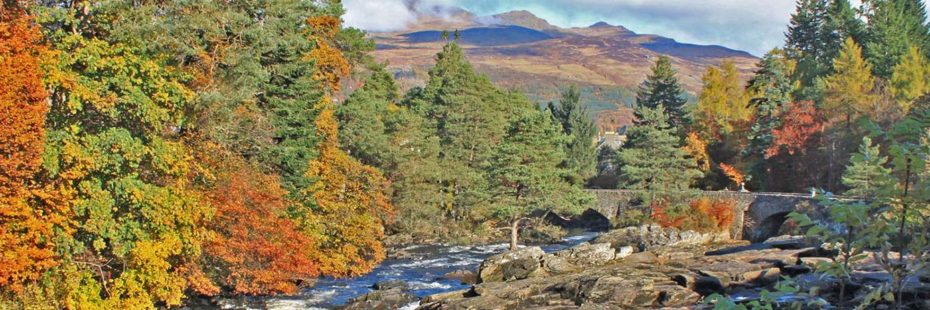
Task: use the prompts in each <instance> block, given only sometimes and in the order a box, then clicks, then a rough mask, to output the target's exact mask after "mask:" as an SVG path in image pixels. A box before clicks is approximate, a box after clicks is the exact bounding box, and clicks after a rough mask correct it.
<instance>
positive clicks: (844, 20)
mask: <svg viewBox="0 0 930 310" xmlns="http://www.w3.org/2000/svg"><path fill="white" fill-rule="evenodd" d="M825 28H826V30H825V32H826V36H827V37H828V46H827V52H826V57H825V58H826V61H827V63H828V64H829V65H830V66H831V67H832V63H830V61H831V60H832V59H834V58H836V56H838V55H839V54H840V49H841V48H842V46H843V41H845V40H846V39H847V38H852V39H853V40H855V41H856V42H864V40H865V36H866V27H865V23H864V22H863V21H862V20H861V19H859V17H858V16H857V12H856V9H854V8H853V7H852V5H851V4H850V3H849V0H831V1H830V4H829V5H828V6H827V21H826V24H825Z"/></svg>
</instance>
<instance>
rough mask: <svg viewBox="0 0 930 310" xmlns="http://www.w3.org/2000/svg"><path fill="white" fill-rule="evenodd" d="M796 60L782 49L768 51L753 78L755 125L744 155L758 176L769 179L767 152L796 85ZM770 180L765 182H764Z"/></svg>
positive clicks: (751, 88)
mask: <svg viewBox="0 0 930 310" xmlns="http://www.w3.org/2000/svg"><path fill="white" fill-rule="evenodd" d="M792 67H793V63H792V62H791V60H789V59H787V57H786V55H785V53H784V52H783V51H781V50H772V51H771V52H769V53H767V54H766V55H765V57H763V58H762V61H761V62H760V63H759V65H758V69H756V73H755V75H754V76H753V78H752V79H750V80H749V85H748V86H747V92H748V93H749V97H750V99H749V106H750V107H751V108H752V125H751V126H750V128H749V134H748V137H747V139H748V140H749V142H748V147H746V148H745V149H744V150H743V152H742V155H743V156H744V157H748V158H749V159H750V161H751V164H750V166H751V174H752V175H753V176H754V178H753V179H754V180H758V181H765V183H771V182H770V181H768V180H766V177H767V176H768V173H767V171H768V170H769V169H770V167H767V164H768V162H767V161H765V160H764V158H765V152H766V150H767V149H768V148H770V147H771V146H772V141H773V132H774V130H775V129H777V128H779V127H780V126H781V122H780V121H779V119H780V117H781V115H782V113H785V111H787V109H788V103H789V102H791V99H792V98H791V93H792V92H793V90H794V85H793V83H792V81H791V74H792V72H791V70H792ZM765 185H767V184H764V186H765Z"/></svg>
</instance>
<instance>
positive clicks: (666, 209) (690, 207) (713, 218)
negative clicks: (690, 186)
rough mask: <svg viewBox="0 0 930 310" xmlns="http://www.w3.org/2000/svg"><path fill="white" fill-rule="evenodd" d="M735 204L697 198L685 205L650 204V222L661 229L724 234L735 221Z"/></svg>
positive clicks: (658, 202) (663, 202)
mask: <svg viewBox="0 0 930 310" xmlns="http://www.w3.org/2000/svg"><path fill="white" fill-rule="evenodd" d="M735 206H736V202H734V201H732V200H728V199H710V198H699V199H696V200H693V201H691V203H689V204H687V205H685V204H672V203H669V202H668V201H656V202H654V203H653V204H652V206H651V208H652V216H651V218H652V220H653V221H655V222H656V223H657V224H659V225H661V226H662V227H672V228H677V229H681V230H693V231H697V232H724V231H727V230H729V229H730V226H731V225H733V221H734V220H735V219H736V213H735V211H734V210H735Z"/></svg>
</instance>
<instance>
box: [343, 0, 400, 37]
mask: <svg viewBox="0 0 930 310" xmlns="http://www.w3.org/2000/svg"><path fill="white" fill-rule="evenodd" d="M342 5H343V6H344V7H345V9H346V14H345V15H344V16H343V19H344V20H345V23H346V25H348V26H351V27H356V28H359V29H365V30H368V31H397V30H402V29H404V28H405V27H407V25H408V24H409V23H412V22H414V21H416V14H415V13H414V12H412V11H411V10H410V8H408V7H407V4H405V3H404V1H389V0H385V1H371V0H345V1H343V3H342Z"/></svg>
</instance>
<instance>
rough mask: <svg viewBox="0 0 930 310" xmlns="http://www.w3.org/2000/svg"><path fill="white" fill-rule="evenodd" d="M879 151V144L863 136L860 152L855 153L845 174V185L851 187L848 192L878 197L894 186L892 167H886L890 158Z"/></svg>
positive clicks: (855, 194) (849, 193)
mask: <svg viewBox="0 0 930 310" xmlns="http://www.w3.org/2000/svg"><path fill="white" fill-rule="evenodd" d="M879 152H880V151H879V146H877V145H876V146H873V145H872V139H871V138H869V137H864V138H862V145H860V146H859V153H856V154H853V156H852V159H850V161H849V167H848V168H847V169H846V173H845V174H844V175H843V185H846V186H847V187H849V190H848V191H846V194H848V195H854V196H863V197H877V196H878V195H880V194H881V193H887V192H889V191H890V190H891V189H892V188H894V186H895V182H894V180H892V179H891V169H888V168H886V167H885V165H887V164H888V158H887V157H883V156H881V154H880V153H879Z"/></svg>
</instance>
